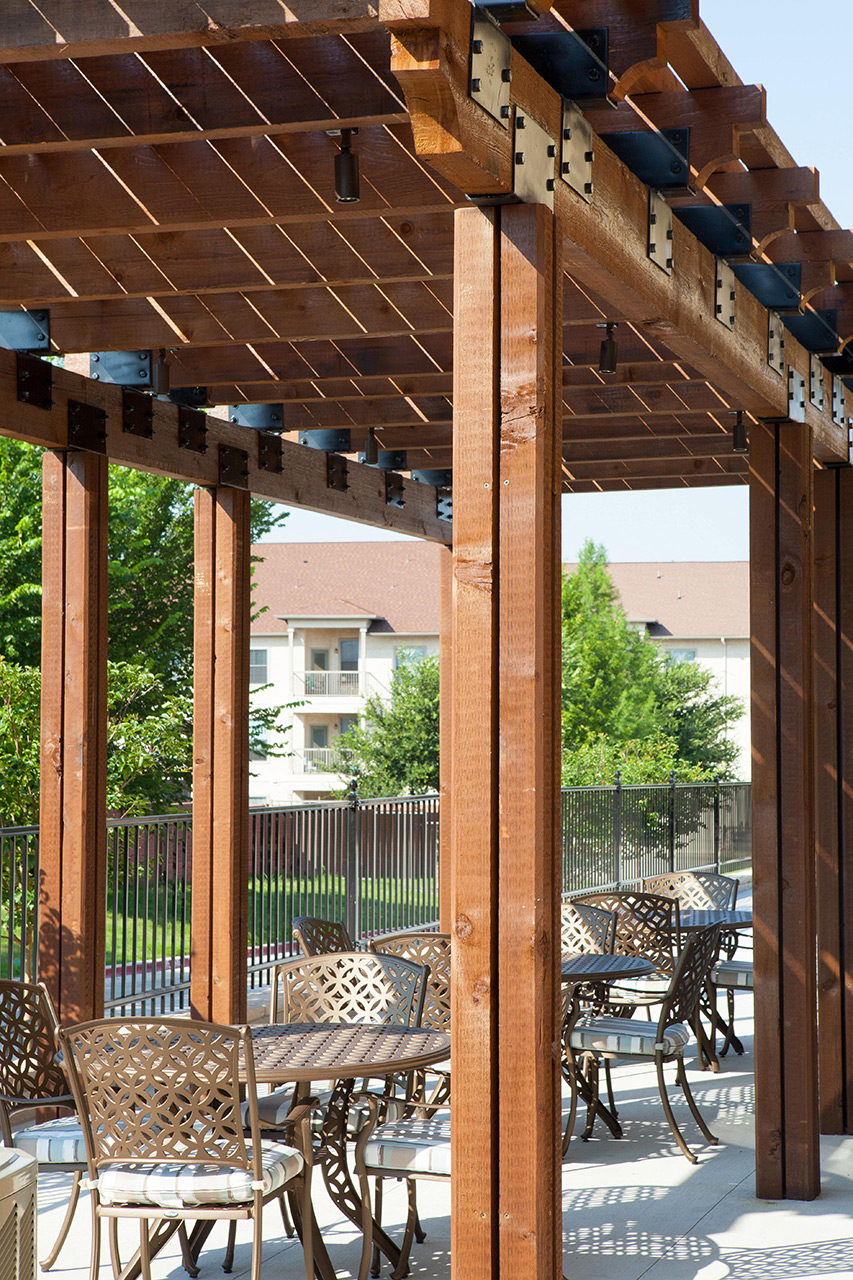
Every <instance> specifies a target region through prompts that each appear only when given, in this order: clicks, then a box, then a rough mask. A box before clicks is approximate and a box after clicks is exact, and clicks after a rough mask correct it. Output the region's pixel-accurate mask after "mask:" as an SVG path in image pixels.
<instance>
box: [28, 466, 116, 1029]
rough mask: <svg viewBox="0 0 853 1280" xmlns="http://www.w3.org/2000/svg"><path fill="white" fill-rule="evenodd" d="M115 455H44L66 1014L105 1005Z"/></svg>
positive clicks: (45, 609)
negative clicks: (111, 459) (110, 511)
mask: <svg viewBox="0 0 853 1280" xmlns="http://www.w3.org/2000/svg"><path fill="white" fill-rule="evenodd" d="M107 484H108V481H107V460H106V458H105V457H101V456H98V455H97V454H92V453H79V452H64V451H63V452H59V453H50V452H48V453H45V455H44V463H43V525H42V528H43V547H44V551H43V561H42V592H43V604H42V695H41V794H40V815H39V823H40V849H39V853H40V871H41V883H40V889H39V895H40V901H39V924H40V928H39V949H40V955H39V975H40V977H41V978H42V979H43V980H44V981H45V982H46V983H47V984H48V986H49V988H50V991H51V994H52V996H53V998H54V1001H55V1003H56V1006H57V1009H58V1012H59V1015H60V1017H61V1018H62V1020H63V1021H65V1022H78V1021H81V1020H83V1019H86V1018H94V1017H98V1016H99V1015H100V1014H101V1013H102V1012H103V1007H104V965H105V941H104V938H105V927H106V836H107V830H106V827H107V822H106V788H107V507H108V494H107Z"/></svg>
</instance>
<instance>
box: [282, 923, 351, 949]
mask: <svg viewBox="0 0 853 1280" xmlns="http://www.w3.org/2000/svg"><path fill="white" fill-rule="evenodd" d="M291 926H292V929H293V936H294V938H295V939H296V941H297V942H298V943H299V945H300V947H301V948H302V953H303V955H306V956H326V955H331V954H332V953H333V952H336V951H355V944H354V943H353V940H352V938H351V937H350V936H349V932H348V930H347V927H346V925H345V924H344V923H343V922H342V921H341V920H322V919H321V918H320V917H319V916H296V917H295V918H294V919H293V920H292V921H291Z"/></svg>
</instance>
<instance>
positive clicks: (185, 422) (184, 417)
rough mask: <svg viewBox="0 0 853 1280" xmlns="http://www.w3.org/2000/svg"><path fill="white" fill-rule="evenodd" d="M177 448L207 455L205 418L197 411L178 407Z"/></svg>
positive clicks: (183, 406)
mask: <svg viewBox="0 0 853 1280" xmlns="http://www.w3.org/2000/svg"><path fill="white" fill-rule="evenodd" d="M178 448H179V449H189V450H190V452H191V453H207V418H206V417H205V415H204V414H203V413H201V412H200V411H199V410H198V409H189V408H187V407H186V406H185V405H180V406H179V407H178Z"/></svg>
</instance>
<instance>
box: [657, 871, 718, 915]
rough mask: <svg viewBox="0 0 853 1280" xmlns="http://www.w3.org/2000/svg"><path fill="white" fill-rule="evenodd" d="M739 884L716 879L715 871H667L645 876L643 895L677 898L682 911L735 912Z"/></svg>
mask: <svg viewBox="0 0 853 1280" xmlns="http://www.w3.org/2000/svg"><path fill="white" fill-rule="evenodd" d="M739 885H740V881H739V880H735V879H734V878H733V877H732V876H721V875H717V873H716V872H714V871H668V872H665V873H664V874H663V875H660V876H647V877H646V879H645V880H644V881H643V892H644V893H662V894H664V896H665V897H668V898H677V899H678V901H679V904H680V906H681V907H682V908H683V909H684V910H685V911H688V910H689V911H695V910H698V911H702V910H704V909H705V908H711V909H713V908H716V907H719V908H722V909H723V910H726V909H730V908H734V905H735V902H736V901H737V891H738V887H739Z"/></svg>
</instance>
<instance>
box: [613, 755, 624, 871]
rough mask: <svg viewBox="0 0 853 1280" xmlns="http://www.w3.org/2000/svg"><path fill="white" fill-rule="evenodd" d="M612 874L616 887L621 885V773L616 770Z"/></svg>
mask: <svg viewBox="0 0 853 1280" xmlns="http://www.w3.org/2000/svg"><path fill="white" fill-rule="evenodd" d="M613 874H614V878H615V880H616V887H617V888H621V887H622V774H621V773H620V771H619V770H618V769H617V770H616V785H615V787H614V790H613Z"/></svg>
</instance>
